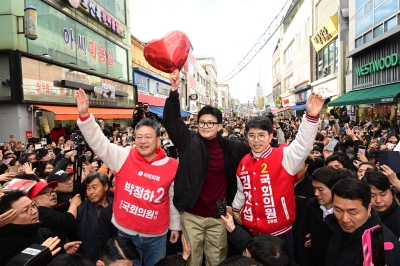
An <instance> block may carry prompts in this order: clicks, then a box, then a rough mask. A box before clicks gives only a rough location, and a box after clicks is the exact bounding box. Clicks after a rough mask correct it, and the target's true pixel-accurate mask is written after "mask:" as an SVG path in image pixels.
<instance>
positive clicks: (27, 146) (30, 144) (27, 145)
mask: <svg viewBox="0 0 400 266" xmlns="http://www.w3.org/2000/svg"><path fill="white" fill-rule="evenodd" d="M30 146H33V147H35V145H34V144H32V143H28V144H26V149H29V147H30Z"/></svg>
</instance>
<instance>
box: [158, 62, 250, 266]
mask: <svg viewBox="0 0 400 266" xmlns="http://www.w3.org/2000/svg"><path fill="white" fill-rule="evenodd" d="M170 81H171V84H172V86H171V92H170V95H169V98H168V99H167V100H166V102H165V107H164V116H163V120H164V121H163V122H164V125H165V128H166V130H167V132H168V135H169V136H170V139H171V141H172V142H173V143H174V145H175V147H176V148H177V150H178V151H179V166H178V171H177V173H176V178H175V187H174V189H175V191H174V192H175V193H174V205H175V207H176V208H177V209H178V211H179V212H180V213H181V225H182V231H183V233H184V234H185V236H186V239H188V240H189V242H190V244H191V249H192V254H191V256H190V257H189V260H188V265H196V266H197V265H199V266H200V265H202V260H203V252H204V254H205V260H206V265H207V266H209V265H218V264H219V263H220V262H221V261H223V260H224V259H225V257H226V256H227V251H228V245H227V235H226V230H225V226H224V225H223V223H222V222H221V221H220V220H219V219H217V218H216V217H217V215H216V210H217V208H216V206H217V202H218V201H220V202H226V203H227V205H231V203H232V200H233V198H234V196H235V193H236V185H237V182H236V175H235V172H236V168H237V166H238V164H239V161H240V159H241V158H242V157H243V156H244V155H245V154H247V153H249V152H250V148H249V147H248V146H247V145H246V144H245V143H244V142H240V141H233V140H230V139H226V138H223V137H222V135H221V133H219V132H220V130H221V129H222V113H221V111H220V110H218V108H215V107H212V106H209V105H207V106H205V107H203V108H202V109H201V110H200V112H199V113H198V121H197V122H198V126H199V131H198V133H196V132H194V131H191V130H189V129H188V128H187V126H186V124H185V123H184V122H183V121H182V117H181V114H180V104H179V94H178V91H177V89H178V87H179V83H180V81H181V78H180V75H179V71H178V70H176V71H174V72H173V73H172V74H171V76H170Z"/></svg>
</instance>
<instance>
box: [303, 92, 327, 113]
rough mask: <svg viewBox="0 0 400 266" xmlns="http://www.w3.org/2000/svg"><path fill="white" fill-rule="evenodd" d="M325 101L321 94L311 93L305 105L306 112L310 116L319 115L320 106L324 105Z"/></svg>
mask: <svg viewBox="0 0 400 266" xmlns="http://www.w3.org/2000/svg"><path fill="white" fill-rule="evenodd" d="M324 102H325V99H324V98H323V97H322V95H321V94H319V93H317V92H312V93H311V95H310V96H309V97H308V100H307V103H306V112H307V114H308V115H310V116H317V115H319V114H320V112H321V109H322V106H323V105H324Z"/></svg>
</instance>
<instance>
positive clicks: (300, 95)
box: [295, 89, 311, 102]
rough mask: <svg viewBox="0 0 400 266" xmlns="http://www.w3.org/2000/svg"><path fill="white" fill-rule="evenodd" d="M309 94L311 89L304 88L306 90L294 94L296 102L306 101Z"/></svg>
mask: <svg viewBox="0 0 400 266" xmlns="http://www.w3.org/2000/svg"><path fill="white" fill-rule="evenodd" d="M310 94H311V89H308V90H306V91H303V92H300V93H297V94H296V95H295V98H296V102H304V101H307V100H308V96H310Z"/></svg>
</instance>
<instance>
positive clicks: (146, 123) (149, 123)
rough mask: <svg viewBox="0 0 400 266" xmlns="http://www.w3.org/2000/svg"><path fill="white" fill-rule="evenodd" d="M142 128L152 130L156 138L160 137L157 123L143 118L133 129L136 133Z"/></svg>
mask: <svg viewBox="0 0 400 266" xmlns="http://www.w3.org/2000/svg"><path fill="white" fill-rule="evenodd" d="M143 126H146V127H151V128H153V129H154V131H155V132H156V137H160V136H161V128H160V126H159V125H158V123H157V121H155V120H153V119H150V118H143V119H142V120H140V121H139V123H137V125H136V127H135V132H137V130H138V129H139V128H141V127H143Z"/></svg>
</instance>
